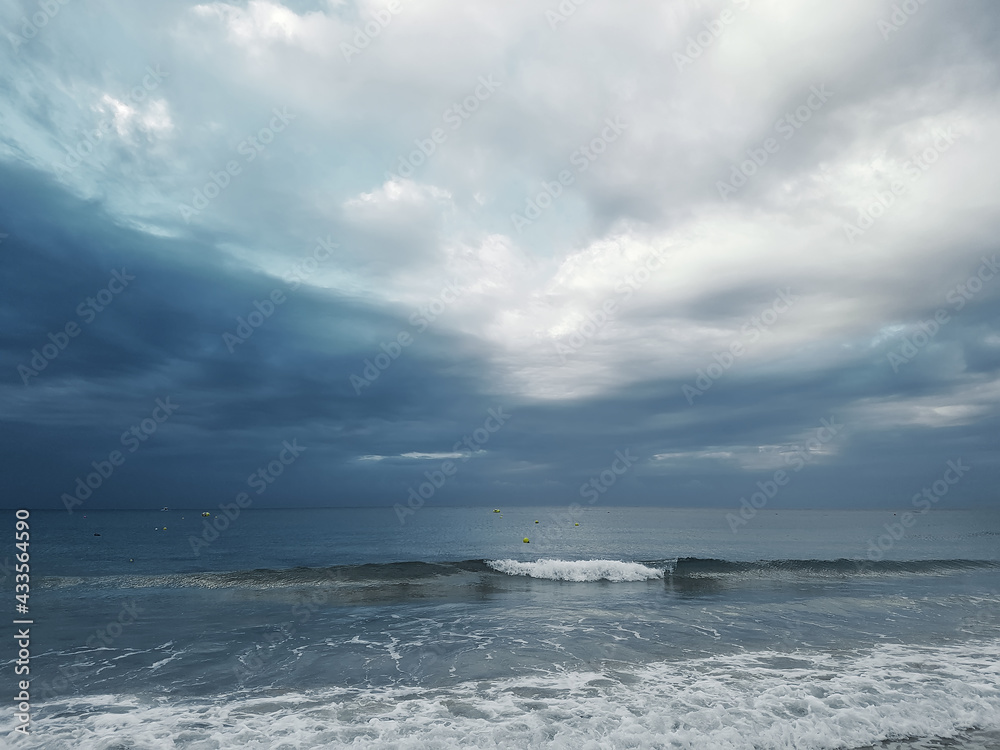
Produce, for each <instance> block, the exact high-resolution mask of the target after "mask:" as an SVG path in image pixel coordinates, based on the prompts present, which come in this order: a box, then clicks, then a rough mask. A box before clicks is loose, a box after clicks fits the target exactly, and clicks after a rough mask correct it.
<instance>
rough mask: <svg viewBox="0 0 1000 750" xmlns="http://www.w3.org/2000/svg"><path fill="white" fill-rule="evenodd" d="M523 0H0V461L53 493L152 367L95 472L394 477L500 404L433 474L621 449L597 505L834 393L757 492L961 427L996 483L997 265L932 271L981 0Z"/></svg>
mask: <svg viewBox="0 0 1000 750" xmlns="http://www.w3.org/2000/svg"><path fill="white" fill-rule="evenodd" d="M390 6H391V7H390ZM557 7H558V6H557V4H553V5H552V6H551V7H550V6H538V5H537V4H534V3H530V2H527V0H517V1H515V2H511V3H505V4H503V5H498V6H493V7H483V6H478V5H474V4H473V5H462V6H456V5H455V4H453V3H443V2H435V1H434V0H422V1H421V2H419V3H407V2H400V3H398V4H394V3H393V4H390V3H382V2H379V1H378V0H372V1H371V2H363V3H351V2H332V1H331V2H318V1H316V2H312V1H306V2H294V3H293V2H288V3H280V2H271V1H263V0H250V1H249V2H217V3H203V4H199V5H195V6H179V5H176V4H171V3H161V2H150V3H147V4H144V5H143V6H142V7H141V8H140V7H131V6H128V5H125V4H121V3H119V4H116V5H115V6H114V10H115V13H114V14H113V18H114V20H113V21H111V20H108V19H106V18H104V19H96V18H94V17H92V16H91V15H89V14H88V13H87V12H86V9H85V8H83V6H76V5H74V4H67V5H65V6H60V10H59V13H58V15H57V16H55V17H54V18H53V19H52V20H51V21H50V22H49V23H48V24H47V25H46V26H45V27H44V28H40V29H37V33H36V34H34V35H32V36H31V37H30V38H27V37H26V36H23V34H24V33H25V32H24V29H23V28H22V22H21V12H22V11H21V10H19V9H18V7H16V6H15V5H13V4H9V3H7V4H2V5H0V21H2V22H3V23H4V25H5V27H6V28H8V29H10V30H11V31H10V33H11V34H13V35H14V38H15V39H17V40H18V42H17V43H16V44H15V43H13V42H12V43H10V44H8V45H7V46H6V47H3V46H2V45H0V58H2V62H3V69H4V70H5V71H6V72H5V73H4V74H3V78H2V79H0V101H2V106H3V112H4V113H5V114H4V122H3V124H4V127H3V128H2V131H3V132H2V134H0V171H2V173H3V180H2V183H0V232H3V233H5V234H7V235H9V236H8V237H7V238H5V239H4V240H3V244H2V245H0V254H3V257H4V259H5V262H4V264H3V265H2V266H0V275H2V276H3V280H4V288H5V290H9V292H5V295H4V298H3V299H2V300H0V321H2V322H3V324H4V325H3V327H2V329H0V330H2V333H0V365H2V368H3V369H2V371H0V389H2V390H3V391H4V396H5V400H4V404H5V405H4V407H3V409H4V416H5V418H6V419H7V420H8V421H9V424H11V425H15V426H16V427H17V429H18V430H19V434H23V435H25V436H27V437H26V438H25V439H23V440H22V439H15V438H14V437H10V438H8V441H7V442H8V443H9V444H10V447H11V451H12V453H11V455H12V456H14V457H16V458H17V459H18V460H17V461H15V462H13V463H12V465H13V466H14V467H15V468H14V469H13V471H14V472H15V476H14V479H12V481H14V482H15V483H16V484H17V485H18V486H20V487H24V488H28V489H29V490H30V492H31V493H32V494H33V496H34V497H35V498H36V502H38V503H40V504H45V503H50V504H53V503H54V504H57V502H58V501H57V498H58V496H59V493H60V492H62V491H63V490H62V489H60V488H61V487H64V486H65V484H66V482H67V481H69V482H70V483H72V479H73V477H74V476H76V474H77V473H78V472H79V471H81V470H82V468H77V467H83V468H85V467H86V466H87V465H88V463H89V462H90V461H92V460H96V459H97V458H99V457H100V456H99V455H97V454H99V453H100V452H101V451H102V450H103V448H104V446H105V445H107V446H109V447H108V449H109V450H110V448H111V447H113V446H114V445H115V444H116V441H118V436H119V435H120V433H121V431H122V430H123V429H125V428H126V427H127V426H128V425H129V424H131V421H130V420H134V419H136V418H138V416H139V415H141V414H142V413H143V410H147V411H148V404H149V403H150V402H151V401H152V399H153V398H154V397H155V396H160V395H163V394H167V393H170V394H176V397H177V399H178V402H179V403H183V404H184V408H182V409H181V410H180V411H179V412H178V414H177V416H176V418H172V419H171V421H170V423H169V424H166V425H164V428H163V430H162V432H161V433H160V434H158V435H157V436H156V439H157V442H156V443H155V444H154V443H153V442H150V444H149V450H148V451H144V454H143V458H142V460H141V461H136V462H135V463H134V464H131V465H130V467H129V469H128V471H123V472H122V473H121V475H120V479H117V481H118V482H119V484H118V486H114V485H111V484H110V483H109V486H108V487H107V488H106V491H105V492H106V494H104V495H103V496H102V498H95V500H94V502H106V503H108V504H115V503H127V502H130V500H129V498H132V497H147V496H151V495H152V494H156V493H160V495H161V496H160V497H157V498H155V501H154V503H153V504H154V505H155V504H156V502H159V503H160V504H161V505H162V504H171V505H175V504H176V502H174V500H173V499H172V498H168V495H169V494H170V493H171V492H184V493H188V492H190V487H189V486H188V485H187V484H186V482H188V481H189V478H190V479H193V480H194V481H195V483H196V484H197V485H198V486H199V487H201V488H202V489H201V490H199V491H200V492H203V493H204V496H205V498H206V499H207V498H208V497H209V496H211V495H212V493H213V492H225V493H229V485H230V484H232V483H235V484H237V485H238V484H239V481H240V476H241V472H243V471H244V468H245V467H246V466H248V465H249V466H250V468H252V465H254V462H255V461H257V460H258V459H257V456H266V455H268V453H269V451H271V449H272V447H273V445H275V444H277V445H280V443H281V440H283V439H286V437H288V436H291V435H300V436H301V438H302V440H304V441H306V440H308V441H311V442H310V445H312V446H313V450H312V452H311V453H310V454H308V455H309V456H310V457H311V458H312V463H310V461H307V460H303V461H302V462H301V463H299V464H297V465H296V467H295V472H296V476H297V477H298V478H297V479H293V478H292V477H291V474H290V476H289V477H288V483H287V485H285V486H286V488H287V489H285V490H283V492H284V493H286V496H285V497H286V499H287V498H292V497H294V498H295V502H298V503H305V504H309V503H315V504H324V503H330V502H350V503H355V502H363V503H371V504H382V505H391V504H392V503H393V502H395V501H397V500H398V499H399V494H400V492H403V491H404V490H405V488H406V487H407V486H409V483H412V481H414V477H413V475H412V472H413V470H414V468H415V466H416V465H419V464H420V463H421V462H423V461H426V460H437V459H439V458H441V459H445V458H446V457H448V456H451V455H452V446H453V445H454V444H455V441H456V440H460V439H461V437H462V436H463V435H465V434H467V433H468V432H469V430H472V429H474V428H475V427H476V425H477V420H478V421H481V418H482V417H481V415H482V414H483V413H485V409H486V408H487V407H490V406H495V405H496V404H498V403H502V404H503V405H504V406H505V408H509V409H510V410H511V411H512V412H514V413H516V414H517V417H516V419H514V420H512V421H511V423H510V425H509V426H508V427H505V428H504V430H503V431H502V432H501V433H498V435H497V436H496V439H495V440H494V441H491V442H490V444H489V446H488V450H486V451H484V453H483V454H482V455H480V454H477V460H476V461H475V462H474V464H473V463H470V464H468V465H467V466H468V468H467V469H466V468H463V471H462V472H461V473H460V474H459V475H458V476H456V477H455V478H454V481H452V482H449V485H448V487H446V488H443V489H442V490H441V492H440V494H438V495H436V496H435V502H438V501H440V502H458V501H460V500H461V499H462V498H467V497H468V496H469V495H468V492H469V491H470V490H471V489H476V490H477V496H478V494H480V493H479V492H478V490H481V496H482V497H483V498H484V500H486V501H488V502H498V501H501V500H507V499H509V497H511V496H516V497H518V498H520V499H522V500H523V501H525V502H529V501H530V502H541V501H545V502H562V500H563V499H566V500H567V501H571V500H572V499H573V498H574V495H575V493H576V491H577V488H578V486H579V483H578V481H577V480H579V479H580V478H581V477H583V478H586V477H587V476H589V474H588V473H587V472H590V471H592V468H593V466H595V465H603V464H602V463H601V462H604V463H606V457H607V455H609V454H610V453H611V452H612V451H613V450H615V449H618V448H624V447H625V446H632V447H633V449H634V450H636V451H638V452H639V454H640V455H641V456H642V459H641V460H640V462H639V464H638V465H637V466H636V468H635V470H634V471H631V472H630V473H629V475H628V476H627V477H624V478H623V480H622V485H621V487H616V492H619V491H620V493H621V497H620V501H621V502H640V503H647V502H649V503H651V502H662V501H664V498H665V497H667V498H668V501H669V502H671V503H675V504H695V505H701V504H725V503H726V502H728V499H730V498H731V497H732V493H734V492H741V491H744V490H741V489H740V487H742V486H743V485H742V484H741V482H745V480H746V478H747V476H748V475H754V474H755V472H757V473H759V472H766V471H773V467H774V465H776V462H779V461H781V460H783V459H782V455H783V453H782V452H783V451H784V450H785V449H786V448H788V447H789V446H796V445H799V446H801V445H802V444H803V443H804V441H805V439H806V436H807V435H808V434H809V431H810V430H814V429H815V428H816V426H817V425H818V424H819V420H820V419H822V418H827V417H829V416H830V415H831V414H835V415H837V417H838V418H840V419H842V420H844V421H845V423H849V424H850V425H851V429H850V431H849V433H847V434H845V435H844V436H843V437H842V438H839V439H838V440H837V441H834V442H831V443H830V444H829V445H828V446H824V451H823V453H822V455H817V456H816V457H815V458H816V460H815V462H813V463H812V464H811V465H810V473H807V472H806V471H803V474H802V480H801V481H799V480H797V481H796V484H795V487H794V488H791V489H790V491H789V493H788V495H787V497H788V500H787V502H796V503H800V504H822V503H825V504H836V503H840V502H844V500H843V497H840V498H838V496H836V493H834V492H833V491H832V490H831V489H830V486H831V477H836V478H837V481H841V482H844V483H845V486H849V487H850V488H851V494H850V497H851V502H854V503H856V504H861V505H864V504H865V503H871V504H885V503H888V502H890V499H889V498H886V497H885V496H884V495H883V494H882V493H881V491H880V490H879V489H878V488H880V487H883V486H884V485H885V483H886V482H888V481H890V479H891V478H892V477H899V476H910V475H912V474H913V473H914V472H918V471H920V470H921V468H922V467H924V466H926V465H928V462H929V461H930V462H933V460H934V459H936V457H940V456H944V455H945V454H947V455H948V456H949V457H954V455H953V454H957V453H963V454H968V455H969V456H973V455H975V457H976V460H977V461H979V464H978V466H980V467H984V466H985V467H988V468H983V470H982V471H981V472H979V474H978V476H982V477H984V479H983V480H982V481H983V482H984V484H982V485H977V484H976V482H974V481H970V482H969V483H968V484H963V488H967V489H966V490H964V491H967V492H968V493H969V494H968V496H967V497H966V498H964V499H963V502H968V503H986V502H992V501H993V496H992V495H990V494H989V492H988V491H987V489H986V487H987V484H986V479H985V478H988V477H993V478H996V477H997V469H996V461H995V458H990V457H988V455H986V452H984V451H983V450H982V448H981V445H982V442H981V441H982V439H983V436H984V435H989V434H990V432H989V431H990V429H993V428H995V426H996V422H997V398H996V397H997V393H996V383H997V382H998V369H1000V347H998V346H997V341H1000V331H998V330H997V323H996V321H997V320H998V319H1000V318H998V316H997V312H998V306H1000V283H998V282H995V281H990V280H987V279H984V278H983V277H980V279H981V281H982V283H980V284H979V288H978V290H977V291H975V292H971V291H968V288H967V287H964V286H962V285H966V284H968V283H969V279H970V278H973V277H975V276H976V274H977V273H979V271H980V269H981V268H983V267H984V263H988V262H989V259H990V258H992V257H993V254H994V253H995V252H996V249H995V245H996V243H995V237H996V236H997V233H998V230H1000V226H998V224H1000V222H998V218H997V217H998V215H1000V214H998V212H997V211H996V207H997V196H998V195H1000V184H998V172H997V170H993V169H989V168H984V165H989V164H993V163H996V162H997V161H998V157H1000V153H998V151H997V149H998V146H997V142H996V139H995V138H993V137H992V135H993V133H995V132H997V128H998V126H1000V110H998V108H997V99H996V90H997V85H998V65H997V62H998V59H997V52H996V50H997V45H996V40H997V36H998V21H997V16H996V14H995V13H994V12H993V11H992V7H991V6H988V5H985V4H982V3H968V4H964V5H962V7H961V8H951V7H949V8H944V7H937V6H934V5H933V4H926V5H921V6H920V8H919V10H918V11H917V12H916V13H914V14H911V15H909V16H907V19H908V20H907V21H906V23H905V24H902V25H895V24H894V25H892V26H891V28H890V27H887V26H886V25H885V22H886V19H888V18H890V15H891V12H892V11H891V9H887V8H885V7H883V6H881V5H872V4H871V3H868V2H863V1H862V0H850V1H849V2H845V3H839V4H816V3H813V4H806V5H803V6H795V7H793V6H790V5H789V4H788V3H784V2H778V1H777V0H754V2H744V1H743V0H738V1H735V2H729V1H728V0H712V1H711V2H709V1H705V2H687V1H686V0H685V1H683V2H682V1H681V0H677V2H671V3H667V4H665V5H662V6H658V7H653V6H649V5H644V4H634V5H620V6H610V5H600V4H593V3H586V4H583V5H580V6H573V7H575V8H576V10H575V11H574V12H573V13H572V14H562V13H561V12H560V16H559V18H558V20H553V18H554V17H553V16H552V15H551V12H552V11H553V10H554V9H555V8H557ZM373 24H374V25H373ZM29 32H30V30H29ZM19 34H20V35H21V36H18V35H19ZM8 41H9V40H8ZM344 45H351V47H352V48H353V49H355V50H356V53H354V52H352V53H350V54H345V46H344ZM276 118H277V119H276ZM609 123H613V125H612V124H609ZM414 154H417V156H416V157H414ZM234 166H235V168H234ZM199 196H200V197H199ZM514 215H519V216H523V217H528V216H530V217H532V218H531V219H530V222H528V223H526V224H522V223H519V222H518V221H516V220H514V219H513V218H512V217H513V216H514ZM326 246H329V247H330V248H332V249H331V250H330V252H329V254H328V255H326V254H324V253H322V252H321V253H319V254H317V248H320V247H326ZM321 255H322V256H323V258H322V259H320V256H321ZM121 267H126V268H128V269H129V271H130V272H131V273H134V274H135V276H136V281H135V284H134V286H132V287H130V288H129V289H127V290H126V291H125V292H123V293H121V294H120V295H117V296H115V297H114V301H113V302H112V303H111V304H109V305H108V306H107V310H106V311H103V312H101V313H100V315H99V316H96V317H95V319H94V320H93V321H92V322H89V323H87V322H85V321H84V320H83V319H82V318H81V316H80V315H78V313H77V311H76V308H77V306H78V305H79V304H81V303H85V300H86V299H87V298H88V296H93V295H94V294H96V293H97V292H98V290H100V289H101V288H102V286H103V285H106V284H107V283H108V279H109V278H110V276H109V274H110V273H111V271H112V269H116V268H121ZM991 278H992V277H991ZM960 289H967V293H966V292H960V291H959V290H960ZM276 290H277V291H278V292H279V293H280V294H283V295H284V298H285V300H286V301H284V302H282V303H278V304H277V306H276V308H275V310H274V312H273V314H270V315H268V316H267V317H266V319H265V318H263V317H262V318H261V324H260V325H259V326H251V328H252V329H253V330H252V335H250V336H247V337H243V336H241V337H240V338H241V339H243V340H242V341H240V342H239V343H237V344H233V342H232V340H229V343H228V345H227V343H226V341H227V340H226V339H224V338H223V334H225V333H227V332H228V333H233V332H235V331H237V327H238V326H239V325H240V322H239V321H240V320H243V321H246V320H247V319H248V316H250V315H251V314H253V313H254V312H255V311H257V310H259V309H260V308H259V305H263V304H264V302H263V301H264V300H268V299H271V297H270V296H269V295H271V294H272V292H274V291H276ZM955 295H958V296H957V297H956V296H955ZM959 300H961V304H960V303H959ZM939 311H944V312H945V313H946V316H947V323H946V324H944V325H940V326H939V328H938V330H937V331H936V332H935V333H934V334H933V335H928V337H927V340H926V342H924V343H922V344H921V345H920V346H916V345H915V344H913V343H912V342H913V341H914V340H915V339H919V337H920V335H921V331H924V332H925V331H926V326H927V321H929V320H934V319H935V317H934V316H935V315H937V314H938V312H939ZM68 322H76V323H78V324H81V333H80V334H79V336H78V337H74V338H73V340H72V342H71V343H70V344H69V345H68V346H67V347H66V348H65V350H60V351H59V353H58V355H57V356H55V357H54V358H52V360H51V361H50V362H48V364H47V366H46V368H45V369H44V371H41V372H39V373H38V375H37V376H32V377H31V378H30V379H29V380H30V382H29V384H28V385H25V383H24V382H23V378H22V376H21V375H20V374H19V370H18V366H19V365H22V364H24V363H26V362H30V360H31V358H32V356H33V354H32V352H33V351H34V350H38V351H39V352H40V351H41V348H42V347H44V346H46V344H47V343H50V342H51V339H50V338H49V335H50V334H53V335H55V333H54V332H57V331H60V330H63V329H64V327H65V326H66V324H67V323H68ZM401 337H403V338H401ZM403 340H406V341H408V342H409V343H406V344H405V345H404V344H402V343H399V342H401V341H403ZM397 346H398V347H399V352H398V354H396V355H391V354H390V353H389V352H395V347H397ZM907 346H911V347H914V348H913V354H912V356H911V355H910V354H906V356H905V362H903V363H902V364H900V363H899V361H898V360H896V359H894V358H893V357H892V356H891V355H892V354H894V353H897V354H898V353H899V352H903V351H904V347H907ZM230 350H231V351H230ZM906 351H907V352H909V351H910V349H906ZM737 352H738V353H737ZM899 356H902V355H899ZM376 359H378V364H376ZM382 364H385V367H382V366H381V365H382ZM371 368H374V369H371ZM366 372H367V375H364V373H366ZM362 376H363V377H364V379H365V382H366V385H364V386H363V387H359V386H357V382H358V381H356V380H353V379H352V378H361V377H362ZM691 389H694V390H691ZM694 391H697V393H695V392H694ZM692 394H693V395H692ZM95 441H96V442H95ZM48 446H58V448H59V453H58V455H57V454H56V453H54V452H52V451H50V450H49V449H48ZM95 451H96V453H95ZM105 453H106V451H105ZM874 456H880V457H883V459H884V461H883V465H876V464H877V462H876V460H875V458H874ZM375 466H377V467H378V472H371V471H370V469H371V468H373V467H375ZM464 466H465V465H463V467H464ZM18 467H23V468H18ZM373 474H377V475H378V476H376V477H373ZM418 474H419V472H418ZM810 476H811V477H812V478H811V479H810V478H809V477H810ZM202 480H203V481H202ZM331 488H335V489H331ZM491 493H492V494H491ZM505 493H506V494H505ZM664 493H666V494H664ZM737 497H738V495H737ZM783 497H784V495H783Z"/></svg>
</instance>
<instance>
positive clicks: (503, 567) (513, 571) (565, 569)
mask: <svg viewBox="0 0 1000 750" xmlns="http://www.w3.org/2000/svg"><path fill="white" fill-rule="evenodd" d="M486 564H487V565H488V566H489V567H491V568H492V569H493V570H496V571H497V572H500V573H506V574H507V575H511V576H529V577H530V578H545V579H548V580H550V581H578V582H583V581H614V582H620V581H649V580H652V579H654V578H663V569H662V568H651V567H648V566H646V565H643V564H641V563H637V562H622V561H620V560H547V559H543V560H537V561H535V562H519V561H517V560H487V561H486Z"/></svg>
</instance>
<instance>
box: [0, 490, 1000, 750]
mask: <svg viewBox="0 0 1000 750" xmlns="http://www.w3.org/2000/svg"><path fill="white" fill-rule="evenodd" d="M209 510H212V509H209ZM500 510H502V513H493V512H492V508H482V507H479V508H434V507H425V508H423V509H421V510H419V511H417V512H415V513H414V514H412V515H410V516H406V517H404V518H403V519H402V521H401V520H400V519H399V518H398V517H397V515H396V513H395V512H394V511H393V510H392V509H388V508H381V509H310V510H265V509H253V508H251V509H247V510H244V511H243V512H242V513H241V514H240V515H239V517H238V518H236V519H235V520H233V521H229V522H228V525H227V524H226V522H223V521H222V520H221V519H217V518H212V519H205V518H202V516H201V513H200V511H201V509H197V510H170V511H167V512H160V511H89V512H86V513H84V512H82V511H79V510H78V511H77V512H75V513H74V514H72V515H70V514H67V513H64V512H55V511H51V512H42V511H37V512H33V513H32V514H31V534H32V536H31V539H32V543H31V552H32V595H31V617H32V618H33V620H34V623H35V624H34V625H33V626H32V650H33V657H32V674H31V677H32V688H31V692H32V701H33V726H32V734H31V736H30V737H27V738H25V737H20V736H17V735H15V733H14V731H13V728H14V721H13V719H12V718H11V715H10V713H9V712H8V713H7V714H5V715H3V717H2V719H0V743H6V744H7V745H8V746H10V747H23V748H63V747H65V748H102V749H105V750H111V749H119V748H137V749H138V748H198V749H201V748H237V747H247V748H344V747H351V748H457V747H474V748H493V747H501V748H518V749H523V748H549V747H551V748H574V750H581V749H582V750H592V749H596V748H602V749H603V748H699V749H700V748H747V749H749V748H796V749H801V750H808V749H811V748H868V747H880V748H890V747H907V748H914V747H919V748H924V747H926V748H930V747H961V748H980V749H981V748H1000V658H998V657H1000V512H998V511H947V510H932V511H931V512H929V513H926V514H924V515H920V516H917V517H916V518H915V519H914V520H913V523H912V525H910V526H908V527H905V528H904V527H903V526H902V523H901V521H902V513H901V512H899V513H898V514H897V515H894V514H893V513H892V512H881V511H880V512H868V511H785V510H783V511H770V510H767V509H766V508H765V509H762V510H760V511H758V513H757V514H756V515H755V516H754V517H752V518H750V519H749V520H747V522H746V523H745V524H744V525H740V526H734V525H733V524H731V520H732V519H729V520H727V517H726V514H727V512H731V511H719V510H683V509H657V508H600V507H592V508H586V509H585V510H582V511H580V512H579V514H578V515H574V516H571V515H569V514H568V513H567V509H566V508H565V507H556V508H523V507H505V508H501V509H500ZM212 512H213V513H214V514H216V515H217V513H218V511H217V509H214V510H212ZM10 515H11V517H13V514H12V513H11V514H10ZM227 520H228V519H227ZM536 520H537V521H538V523H535V521H536ZM213 522H214V523H215V524H216V525H217V526H219V527H224V528H223V529H222V530H221V531H218V533H217V535H216V534H215V530H214V529H213V528H212V527H211V524H212V523H213ZM576 523H578V524H579V525H578V526H576V525H574V524H576ZM12 524H13V522H12ZM734 528H735V531H734ZM98 535H99V536H98ZM525 537H527V538H528V539H529V540H530V541H529V542H528V543H524V542H523V541H522V540H523V539H524V538H525ZM2 554H3V552H0V555H2ZM5 585H6V586H7V588H8V590H10V591H11V592H12V590H13V577H12V576H9V577H8V579H7V581H6V582H5ZM11 599H12V597H11ZM8 659H9V661H8V663H7V664H6V665H5V667H4V668H5V669H6V670H7V671H8V673H12V665H13V656H12V655H10V656H9V657H8Z"/></svg>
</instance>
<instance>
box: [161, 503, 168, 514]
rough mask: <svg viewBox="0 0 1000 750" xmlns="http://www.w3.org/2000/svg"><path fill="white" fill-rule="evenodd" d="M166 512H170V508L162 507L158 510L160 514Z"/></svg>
mask: <svg viewBox="0 0 1000 750" xmlns="http://www.w3.org/2000/svg"><path fill="white" fill-rule="evenodd" d="M167 510H170V508H168V507H167V506H166V505H164V506H163V507H162V508H160V513H163V512H164V511H167Z"/></svg>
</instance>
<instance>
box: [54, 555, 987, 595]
mask: <svg viewBox="0 0 1000 750" xmlns="http://www.w3.org/2000/svg"><path fill="white" fill-rule="evenodd" d="M979 570H1000V561H991V560H910V561H890V560H882V561H878V562H871V561H868V560H848V559H840V560H757V561H751V562H740V561H732V560H720V559H715V558H700V557H682V558H668V559H662V560H638V561H629V560H612V559H603V560H560V559H545V558H543V559H539V560H534V561H531V560H528V561H520V560H513V559H502V560H461V561H455V562H440V563H430V562H397V563H381V564H376V563H371V564H364V565H340V566H331V567H325V568H305V567H298V568H288V569H283V570H271V569H258V570H240V571H230V572H194V573H167V574H152V575H142V574H128V575H117V576H91V577H71V576H47V577H42V578H39V579H37V583H36V585H38V586H39V587H43V588H63V587H66V586H78V585H90V586H97V587H101V588H123V589H129V588H157V587H162V588H208V589H219V588H252V589H271V588H278V589H280V588H292V587H313V586H334V587H341V588H344V589H370V588H387V587H389V588H391V587H396V588H399V587H407V586H408V587H419V586H431V585H436V584H442V583H445V582H448V581H450V582H453V583H463V582H475V581H481V580H482V579H483V578H484V577H490V576H500V577H502V576H514V577H524V578H534V579H543V580H551V581H562V582H572V583H592V582H598V581H609V582H614V583H625V582H638V581H655V580H660V579H666V580H668V581H677V580H685V579H699V580H705V579H709V580H719V581H724V580H735V579H743V580H747V579H756V578H760V579H764V578H772V579H773V578H804V577H805V578H847V577H854V576H875V577H878V576H902V575H951V574H954V573H961V572H970V571H979Z"/></svg>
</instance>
